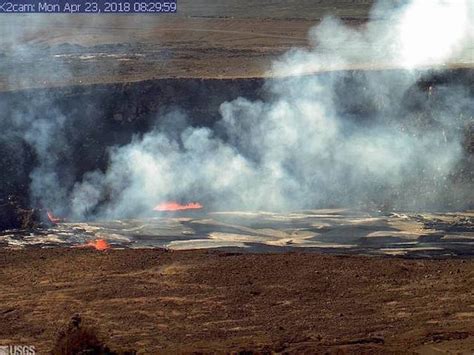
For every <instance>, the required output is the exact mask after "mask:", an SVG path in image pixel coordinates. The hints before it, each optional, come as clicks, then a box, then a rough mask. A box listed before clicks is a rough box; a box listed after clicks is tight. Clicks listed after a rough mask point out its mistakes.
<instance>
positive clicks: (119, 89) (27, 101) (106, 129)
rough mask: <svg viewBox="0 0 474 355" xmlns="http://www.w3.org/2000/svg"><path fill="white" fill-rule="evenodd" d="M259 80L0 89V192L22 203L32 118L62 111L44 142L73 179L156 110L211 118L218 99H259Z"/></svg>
mask: <svg viewBox="0 0 474 355" xmlns="http://www.w3.org/2000/svg"><path fill="white" fill-rule="evenodd" d="M262 85H263V80H262V79H238V80H237V79H236V80H199V79H185V80H171V79H170V80H156V81H146V82H140V83H131V84H114V85H94V86H78V87H68V88H55V89H42V90H27V91H18V92H6V93H1V94H0V110H1V113H0V115H1V117H2V119H1V121H0V128H1V129H2V132H3V133H2V137H1V139H0V171H1V173H0V180H1V184H0V200H6V199H7V197H8V196H9V195H15V196H17V197H19V198H20V200H21V201H22V202H23V204H24V205H27V204H28V190H29V188H28V186H29V183H30V173H31V171H32V169H33V168H34V167H35V166H36V165H37V163H38V162H37V160H38V159H37V158H38V157H37V154H36V153H35V151H34V150H33V149H32V148H31V145H30V144H29V143H28V142H27V140H25V138H24V137H23V134H24V132H25V131H27V130H28V128H29V127H30V126H31V124H32V123H34V122H35V121H40V120H46V121H48V120H51V121H53V122H54V123H57V118H56V117H60V120H59V121H60V123H61V128H60V132H58V133H60V136H59V135H58V137H57V138H58V141H57V142H54V141H53V142H50V143H49V144H50V147H51V146H54V145H56V148H57V149H50V150H51V155H54V156H51V159H55V161H56V162H57V163H59V164H58V167H59V169H58V172H59V174H60V175H62V176H61V178H62V179H68V180H70V182H71V184H72V183H73V182H74V181H75V180H77V179H80V177H81V176H82V175H83V174H84V173H85V172H87V171H92V170H95V169H105V168H106V166H107V158H108V153H107V152H108V150H109V149H110V148H111V147H113V146H116V145H123V144H127V143H128V142H130V141H131V139H132V138H133V136H134V135H139V134H143V133H145V132H147V131H149V130H150V129H151V128H152V127H153V126H154V125H155V124H156V123H157V122H158V121H159V117H160V116H161V115H163V114H165V113H167V112H170V111H172V110H177V109H179V110H181V111H183V112H185V113H186V114H187V115H188V117H189V119H190V121H191V122H190V124H192V125H193V126H212V125H213V123H214V122H215V121H216V120H218V118H219V112H218V110H219V106H220V104H221V103H223V102H225V101H228V100H233V99H236V98H238V97H239V96H245V97H248V98H250V99H257V98H259V97H260V96H261V94H260V92H261V88H262ZM53 117H54V119H53ZM64 145H67V148H66V147H64V149H63V148H58V146H64ZM46 156H47V154H46Z"/></svg>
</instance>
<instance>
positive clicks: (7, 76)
mask: <svg viewBox="0 0 474 355" xmlns="http://www.w3.org/2000/svg"><path fill="white" fill-rule="evenodd" d="M371 4H372V1H356V2H348V1H344V0H338V1H329V0H323V1H319V2H318V4H317V6H315V5H314V2H312V1H306V0H305V1H268V2H263V3H262V2H261V1H255V0H246V1H229V0H227V1H220V2H219V4H216V3H215V2H211V1H209V0H201V1H191V0H183V1H180V2H179V10H178V13H177V14H176V15H147V16H120V15H110V16H108V15H99V16H92V15H80V16H75V15H64V16H63V15H54V16H49V15H46V16H42V15H28V16H16V15H8V16H4V17H2V23H1V24H0V29H2V32H3V33H5V34H6V35H5V36H3V37H2V38H1V39H0V89H1V90H12V89H20V88H32V87H33V88H37V87H51V86H67V85H75V84H79V85H85V84H97V83H123V82H136V81H141V80H150V79H157V78H248V77H262V76H264V75H265V73H266V72H267V71H268V70H269V69H270V63H271V61H272V59H274V58H276V57H277V56H279V55H281V54H282V53H284V52H286V51H287V50H289V49H290V48H294V47H306V46H308V41H307V32H308V30H309V29H310V28H311V27H312V26H314V25H316V24H317V23H318V22H319V21H320V20H321V18H323V17H324V15H326V14H334V15H337V16H340V17H341V18H342V19H343V20H344V21H345V22H346V23H348V24H351V25H354V26H358V25H360V24H362V23H364V22H365V21H366V19H367V17H368V13H369V9H370V7H371Z"/></svg>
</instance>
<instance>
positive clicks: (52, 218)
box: [46, 211, 63, 224]
mask: <svg viewBox="0 0 474 355" xmlns="http://www.w3.org/2000/svg"><path fill="white" fill-rule="evenodd" d="M46 214H47V215H48V219H49V221H50V222H51V223H53V224H58V223H61V222H62V221H63V220H62V219H61V218H58V217H56V216H55V215H54V214H53V213H52V212H50V211H47V212H46Z"/></svg>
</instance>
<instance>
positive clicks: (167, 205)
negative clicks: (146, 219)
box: [153, 201, 203, 212]
mask: <svg viewBox="0 0 474 355" xmlns="http://www.w3.org/2000/svg"><path fill="white" fill-rule="evenodd" d="M201 208H203V206H202V205H201V204H200V203H199V202H191V203H188V204H187V205H182V204H180V203H178V202H174V201H171V202H163V203H160V204H159V205H158V206H156V207H155V208H154V209H153V211H158V212H172V211H185V210H199V209H201Z"/></svg>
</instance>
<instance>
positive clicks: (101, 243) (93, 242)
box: [85, 239, 110, 251]
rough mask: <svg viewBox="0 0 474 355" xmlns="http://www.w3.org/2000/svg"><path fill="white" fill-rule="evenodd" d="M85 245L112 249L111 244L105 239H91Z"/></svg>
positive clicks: (100, 249)
mask: <svg viewBox="0 0 474 355" xmlns="http://www.w3.org/2000/svg"><path fill="white" fill-rule="evenodd" d="M85 247H92V248H95V249H96V250H99V251H104V250H107V249H110V244H109V243H107V241H106V240H105V239H97V240H90V241H89V242H88V243H87V244H86V245H85Z"/></svg>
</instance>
